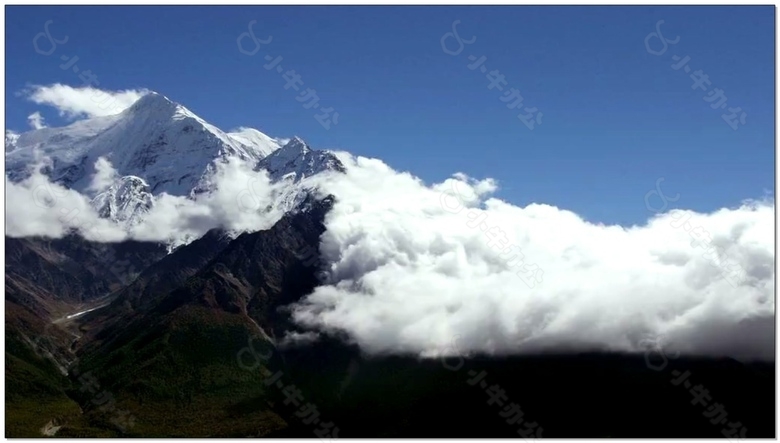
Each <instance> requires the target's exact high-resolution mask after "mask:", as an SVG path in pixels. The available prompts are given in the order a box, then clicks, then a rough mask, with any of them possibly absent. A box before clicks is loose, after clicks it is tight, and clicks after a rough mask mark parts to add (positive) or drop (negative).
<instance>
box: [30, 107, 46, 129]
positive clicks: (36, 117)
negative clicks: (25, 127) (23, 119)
mask: <svg viewBox="0 0 780 443" xmlns="http://www.w3.org/2000/svg"><path fill="white" fill-rule="evenodd" d="M27 123H29V124H30V127H31V128H33V129H42V128H45V127H46V123H44V121H43V116H42V115H41V113H40V112H38V111H35V112H33V113H32V114H30V115H28V116H27Z"/></svg>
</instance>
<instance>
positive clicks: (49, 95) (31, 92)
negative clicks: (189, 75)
mask: <svg viewBox="0 0 780 443" xmlns="http://www.w3.org/2000/svg"><path fill="white" fill-rule="evenodd" d="M148 92H149V91H148V90H146V89H126V90H123V91H104V90H101V89H97V88H93V87H91V86H87V87H81V88H74V87H72V86H68V85H63V84H61V83H54V84H51V85H45V86H44V85H33V86H30V87H29V88H27V89H25V90H23V91H22V92H21V94H22V95H23V96H25V97H26V98H27V99H28V100H30V101H32V102H34V103H37V104H39V105H47V106H51V107H54V108H56V109H57V111H59V115H60V116H63V117H66V118H71V119H75V118H81V117H99V116H105V115H114V114H118V113H120V112H122V111H124V110H125V109H127V108H129V107H130V106H131V105H132V104H133V103H135V101H136V100H138V99H139V98H141V97H143V96H144V95H145V94H147V93H148Z"/></svg>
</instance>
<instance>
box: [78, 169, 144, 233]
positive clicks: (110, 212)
mask: <svg viewBox="0 0 780 443" xmlns="http://www.w3.org/2000/svg"><path fill="white" fill-rule="evenodd" d="M91 203H92V206H93V207H94V208H95V209H96V210H97V212H98V214H99V215H100V216H101V217H104V218H108V219H111V220H113V221H115V222H117V223H120V224H124V225H125V226H127V227H130V226H133V225H135V224H137V223H139V222H140V221H141V220H142V219H143V216H144V214H146V213H147V212H149V210H151V209H152V207H153V206H154V197H153V196H152V194H151V192H149V184H148V183H146V182H145V181H144V180H143V179H142V178H140V177H134V176H132V175H128V176H125V177H120V178H118V179H117V180H116V181H115V182H114V183H113V184H112V185H111V186H109V187H108V188H107V189H106V190H105V191H103V192H101V193H99V194H98V195H96V196H95V198H94V199H92V202H91Z"/></svg>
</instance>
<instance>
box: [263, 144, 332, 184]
mask: <svg viewBox="0 0 780 443" xmlns="http://www.w3.org/2000/svg"><path fill="white" fill-rule="evenodd" d="M257 168H258V169H260V168H262V169H265V170H267V171H268V175H269V177H270V178H271V180H273V181H278V180H282V179H284V180H291V181H292V182H298V181H300V180H302V179H304V178H306V177H310V176H312V175H314V174H317V173H320V172H322V171H325V170H335V171H340V172H344V165H342V164H341V162H340V161H339V160H338V159H337V158H336V156H335V155H333V154H332V153H330V152H329V151H317V150H313V149H311V148H310V147H309V145H308V144H306V142H305V141H303V139H301V138H300V137H298V136H295V137H293V138H291V139H290V141H289V142H287V144H285V145H284V146H282V147H281V148H280V149H278V150H276V151H274V152H272V153H271V154H270V155H268V156H267V157H265V158H263V159H262V160H260V161H259V162H258V164H257Z"/></svg>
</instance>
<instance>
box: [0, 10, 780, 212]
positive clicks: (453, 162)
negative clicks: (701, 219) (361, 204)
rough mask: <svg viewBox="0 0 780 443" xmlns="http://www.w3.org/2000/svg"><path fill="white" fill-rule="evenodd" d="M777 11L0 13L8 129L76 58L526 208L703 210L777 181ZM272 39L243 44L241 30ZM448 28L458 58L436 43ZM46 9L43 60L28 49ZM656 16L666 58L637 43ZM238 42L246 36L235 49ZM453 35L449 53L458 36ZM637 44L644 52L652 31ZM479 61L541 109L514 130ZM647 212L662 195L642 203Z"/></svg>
mask: <svg viewBox="0 0 780 443" xmlns="http://www.w3.org/2000/svg"><path fill="white" fill-rule="evenodd" d="M774 18H775V11H774V7H772V6H763V7H87V6H80V7H13V6H8V7H6V23H5V24H6V57H7V58H6V92H7V93H6V111H7V117H6V126H7V128H10V129H14V130H17V131H20V130H26V128H27V123H26V117H27V115H29V114H30V113H32V112H34V111H36V110H40V111H41V112H42V114H43V116H44V117H45V118H46V120H47V123H48V124H49V125H53V126H58V125H62V124H65V123H67V122H66V121H63V120H62V119H60V118H58V116H57V112H56V110H54V109H53V108H46V107H41V106H38V105H35V104H33V103H30V102H27V101H25V100H24V99H23V98H20V97H17V96H15V95H14V92H16V91H19V90H21V89H22V88H24V87H25V85H27V84H51V83H55V82H60V83H65V84H69V85H72V86H78V85H80V83H81V82H80V80H78V77H77V75H75V74H73V73H72V72H68V71H63V70H60V69H59V68H58V65H59V64H60V63H61V62H60V60H58V57H59V55H61V54H67V55H77V56H78V57H79V59H80V61H79V65H80V66H81V67H82V69H91V70H92V72H93V73H95V74H96V75H97V76H98V79H99V81H100V87H101V88H104V89H128V88H141V87H145V88H149V89H152V90H155V91H158V92H160V93H162V94H164V95H166V96H168V97H170V98H171V99H173V100H175V101H178V102H180V103H182V104H184V105H185V106H187V107H188V108H190V109H191V110H192V111H193V112H195V113H197V114H198V115H200V116H201V117H203V118H204V119H206V120H208V121H209V122H211V123H213V124H215V125H217V126H218V127H220V128H222V129H225V130H228V129H231V128H234V127H237V126H251V127H255V128H257V129H260V130H261V131H263V132H266V133H267V134H269V135H272V136H290V135H293V134H297V135H300V136H301V137H303V138H304V139H305V140H307V141H308V142H309V143H310V144H311V145H312V146H313V147H315V148H343V149H347V150H349V151H351V152H353V153H355V154H361V155H367V156H374V157H379V158H382V159H383V160H384V161H386V162H387V163H388V164H390V165H391V166H393V167H394V168H396V169H399V170H406V171H410V172H412V173H413V174H415V175H417V176H419V177H421V178H422V179H424V180H425V181H426V182H429V183H430V182H433V181H440V180H442V179H444V178H446V177H448V176H449V175H450V174H452V173H454V172H457V171H463V172H466V173H467V174H469V175H471V176H474V177H478V178H483V177H493V178H496V179H497V180H499V183H500V185H501V187H502V189H501V190H500V191H499V193H498V196H499V197H500V198H503V199H506V200H508V201H511V202H513V203H516V204H521V205H525V204H528V203H530V202H541V203H548V204H552V205H556V206H558V207H561V208H565V209H570V210H573V211H575V212H576V213H578V214H580V215H581V216H583V217H585V218H586V219H588V220H591V221H597V222H604V223H621V224H632V223H641V222H643V221H644V220H646V218H647V217H648V216H649V215H651V213H650V212H649V211H648V209H647V208H646V207H645V202H644V197H645V194H646V193H647V192H648V191H650V190H652V189H655V183H656V180H657V179H658V178H659V177H664V178H665V181H664V182H663V188H664V192H665V193H666V194H667V195H669V196H674V195H675V194H677V193H679V194H680V199H679V200H678V201H677V202H676V203H674V204H672V206H670V207H675V206H676V207H685V208H691V209H695V210H700V211H711V210H714V209H717V208H720V207H723V206H733V205H737V204H739V202H740V201H741V200H743V199H746V198H760V197H762V196H763V195H764V191H765V190H773V189H774V122H775V117H774V99H775V82H774V75H775V73H774V66H775V61H774V50H775V49H774V42H775V38H774ZM253 19H254V20H257V21H258V22H257V24H256V25H255V26H254V30H255V34H256V36H257V37H258V38H260V39H263V38H266V37H267V36H268V35H271V36H273V40H272V42H271V43H270V44H268V45H264V46H261V49H260V51H259V52H258V53H257V54H256V55H254V56H251V57H250V56H247V55H244V54H242V53H240V52H239V51H238V48H237V45H236V39H237V37H238V36H239V34H241V33H242V32H245V31H247V25H248V22H249V21H250V20H253ZM458 19H459V20H461V24H460V25H459V27H458V32H459V34H460V36H461V37H462V38H463V39H470V38H471V37H472V36H476V37H477V39H476V41H475V42H474V43H473V44H471V45H466V48H465V50H464V51H463V52H462V53H461V54H459V55H448V54H445V53H444V52H443V50H442V47H441V43H440V41H441V38H442V36H443V35H444V34H445V33H447V32H450V31H451V29H452V23H453V21H454V20H458ZM47 20H54V24H52V25H51V27H50V30H51V33H52V35H53V36H54V37H55V38H61V37H62V36H64V35H67V36H68V37H69V41H68V42H67V43H66V44H64V45H61V46H60V47H59V48H58V50H57V52H56V53H55V55H52V56H50V57H45V56H43V55H40V54H38V53H36V52H35V51H34V49H33V45H32V39H33V37H34V36H35V35H36V34H37V33H39V32H41V31H42V30H43V24H44V22H46V21H47ZM658 20H665V23H664V24H663V25H662V27H661V30H662V33H663V35H664V36H665V37H666V38H667V39H674V38H675V37H676V36H679V37H680V40H679V42H678V43H677V44H676V45H669V46H668V50H667V52H666V53H665V54H663V55H660V56H655V55H651V54H649V53H648V51H647V50H646V48H645V43H644V40H645V37H646V36H647V35H648V34H649V33H651V32H654V31H655V24H656V22H657V21H658ZM249 43H250V40H248V39H247V41H246V42H245V44H246V46H247V47H249V46H250V45H249ZM449 45H450V46H449V47H451V48H453V49H454V48H456V47H457V45H456V44H455V42H454V40H449ZM651 45H652V47H653V48H654V49H655V48H659V47H660V43H659V41H658V40H657V39H652V40H651ZM265 55H272V56H274V57H276V56H282V57H283V61H282V63H281V65H282V66H283V67H284V68H285V70H288V69H295V70H296V71H297V73H298V74H300V75H301V79H302V80H303V81H304V88H306V87H311V88H314V89H316V91H317V93H318V95H319V97H320V98H321V104H322V105H323V106H332V107H333V108H335V110H336V111H338V112H339V114H340V116H339V122H338V124H337V125H335V126H332V127H331V129H330V130H325V129H324V128H323V127H322V126H320V124H319V123H318V122H317V121H316V120H315V119H314V117H313V116H314V114H315V112H313V111H314V110H313V109H304V108H303V107H302V105H301V104H300V103H299V102H297V101H296V100H295V95H296V94H297V93H296V92H293V91H292V90H291V89H289V90H285V89H284V88H283V85H284V83H285V82H284V80H283V79H282V78H281V75H279V74H277V73H276V72H275V71H268V70H266V69H264V68H263V64H265V63H266V61H265V60H264V59H263V57H264V56H265ZM469 55H473V56H476V57H480V56H483V55H484V56H486V57H487V61H486V62H485V66H486V67H487V68H488V71H492V70H494V69H497V70H499V71H500V72H501V73H502V74H504V75H505V76H506V81H507V83H508V85H506V86H504V91H507V90H508V88H510V87H514V88H517V89H518V90H519V91H520V93H521V94H522V95H523V97H524V98H525V102H524V106H536V107H537V108H538V109H539V111H541V112H543V114H544V117H543V119H542V124H541V125H539V126H537V127H536V128H535V129H534V130H529V129H528V128H527V127H526V126H524V125H523V124H522V123H521V122H520V120H518V119H517V117H516V115H517V114H518V111H513V110H510V109H507V107H506V105H505V104H504V103H503V102H501V101H500V100H499V96H501V94H502V92H499V91H498V90H496V89H493V90H489V89H488V88H487V86H488V83H489V82H488V80H487V79H486V78H485V75H484V74H482V73H480V71H479V69H476V70H469V69H468V68H467V65H468V64H469V63H470V61H469V60H468V56H469ZM673 55H678V56H682V57H685V56H690V57H691V59H690V62H689V65H690V66H691V67H692V68H693V69H692V70H691V73H692V72H693V71H696V70H702V71H703V72H704V73H705V74H707V75H709V78H710V80H711V82H712V84H711V85H709V86H708V88H707V91H712V90H713V89H714V88H716V87H717V88H720V89H721V90H723V91H724V93H725V95H726V96H727V97H728V105H729V106H734V107H736V106H740V107H741V108H742V110H743V111H745V112H746V113H747V120H746V124H745V125H744V126H741V127H739V129H738V130H736V131H735V130H733V129H732V128H731V127H729V126H728V125H727V124H726V122H724V121H723V120H722V119H721V114H723V113H724V112H726V111H725V110H720V109H718V110H714V109H712V108H711V107H710V104H709V103H707V102H705V101H704V100H703V97H704V96H705V95H706V94H707V92H706V91H702V90H693V89H692V88H691V85H692V84H693V80H691V79H690V78H689V75H690V74H686V73H684V72H683V70H682V69H680V70H678V71H675V70H673V69H672V68H671V65H672V64H673V63H675V61H673V60H672V56H673ZM654 204H656V205H659V203H657V202H654Z"/></svg>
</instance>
